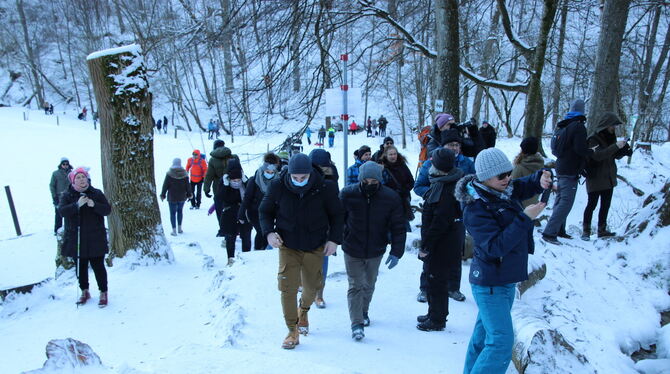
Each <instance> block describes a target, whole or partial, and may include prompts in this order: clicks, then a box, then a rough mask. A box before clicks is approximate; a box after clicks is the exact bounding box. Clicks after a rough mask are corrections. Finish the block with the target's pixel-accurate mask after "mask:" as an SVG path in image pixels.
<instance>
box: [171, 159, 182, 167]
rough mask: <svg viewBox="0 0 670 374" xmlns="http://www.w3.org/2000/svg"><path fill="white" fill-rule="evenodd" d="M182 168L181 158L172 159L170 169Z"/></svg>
mask: <svg viewBox="0 0 670 374" xmlns="http://www.w3.org/2000/svg"><path fill="white" fill-rule="evenodd" d="M179 168H181V158H175V159H174V160H172V166H170V169H179Z"/></svg>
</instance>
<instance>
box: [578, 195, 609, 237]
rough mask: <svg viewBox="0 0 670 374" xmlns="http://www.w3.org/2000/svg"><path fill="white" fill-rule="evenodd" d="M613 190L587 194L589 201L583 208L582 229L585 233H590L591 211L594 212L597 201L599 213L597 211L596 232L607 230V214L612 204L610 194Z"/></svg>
mask: <svg viewBox="0 0 670 374" xmlns="http://www.w3.org/2000/svg"><path fill="white" fill-rule="evenodd" d="M613 192H614V188H610V189H608V190H602V191H594V192H589V200H588V202H587V203H586V208H584V220H583V228H584V231H585V232H587V233H589V234H590V233H591V219H592V218H593V211H594V210H596V205H598V199H600V211H598V231H602V230H606V229H607V214H608V213H609V210H610V205H611V204H612V193H613Z"/></svg>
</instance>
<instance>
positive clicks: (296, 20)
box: [291, 0, 302, 92]
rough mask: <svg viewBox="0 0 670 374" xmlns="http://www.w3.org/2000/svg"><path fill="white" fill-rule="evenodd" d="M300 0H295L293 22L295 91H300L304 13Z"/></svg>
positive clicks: (292, 47) (292, 43)
mask: <svg viewBox="0 0 670 374" xmlns="http://www.w3.org/2000/svg"><path fill="white" fill-rule="evenodd" d="M299 2H300V1H299V0H293V3H292V7H293V12H292V16H293V21H292V24H291V59H292V61H293V73H292V75H293V91H294V92H299V91H300V30H301V22H300V20H301V18H302V14H301V13H300V9H299V7H298V5H299Z"/></svg>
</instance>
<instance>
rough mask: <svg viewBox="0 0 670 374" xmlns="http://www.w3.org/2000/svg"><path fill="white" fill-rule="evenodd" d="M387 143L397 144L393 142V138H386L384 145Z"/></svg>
mask: <svg viewBox="0 0 670 374" xmlns="http://www.w3.org/2000/svg"><path fill="white" fill-rule="evenodd" d="M386 142H391V144H395V142H394V141H393V138H392V137H390V136H387V137H385V138H384V142H383V143H382V144H386Z"/></svg>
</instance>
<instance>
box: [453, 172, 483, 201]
mask: <svg viewBox="0 0 670 374" xmlns="http://www.w3.org/2000/svg"><path fill="white" fill-rule="evenodd" d="M476 180H477V176H476V175H475V174H468V175H466V176H464V177H463V178H461V179H460V180H459V181H458V182H456V189H455V190H454V197H455V198H456V200H458V201H459V202H461V203H463V204H464V205H468V204H471V203H472V202H474V201H475V200H477V199H478V198H480V196H479V194H477V192H476V191H475V190H474V188H473V187H472V185H471V183H472V182H473V181H476Z"/></svg>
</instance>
